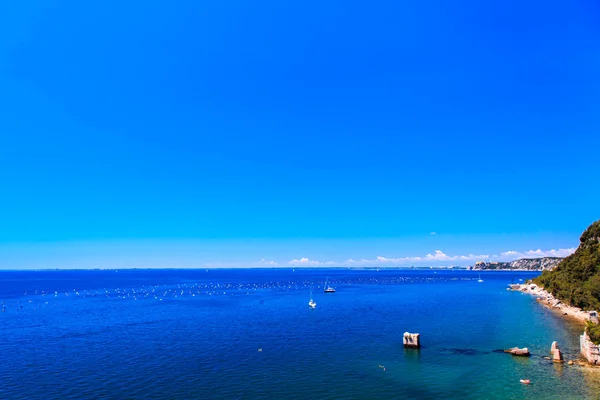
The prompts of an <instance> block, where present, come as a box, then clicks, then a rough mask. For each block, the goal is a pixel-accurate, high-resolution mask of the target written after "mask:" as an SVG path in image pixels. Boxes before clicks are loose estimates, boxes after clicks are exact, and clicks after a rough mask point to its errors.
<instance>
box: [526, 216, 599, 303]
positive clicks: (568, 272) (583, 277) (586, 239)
mask: <svg viewBox="0 0 600 400" xmlns="http://www.w3.org/2000/svg"><path fill="white" fill-rule="evenodd" d="M579 242H580V243H579V247H578V248H577V250H576V251H575V253H573V254H571V255H570V256H568V257H566V258H564V259H563V260H562V261H561V262H560V263H559V264H558V266H557V267H556V268H555V269H554V270H553V271H544V272H543V273H542V275H541V276H540V277H538V278H536V279H535V280H534V281H535V283H537V284H538V285H540V286H543V287H544V288H545V289H546V290H548V291H549V292H551V293H552V295H554V296H555V297H556V298H558V299H560V300H562V301H563V302H565V303H568V304H570V305H572V306H575V307H579V308H582V309H584V310H600V221H596V222H594V223H593V224H592V225H590V226H589V227H588V228H587V229H586V230H585V232H583V234H582V235H581V237H580V238H579Z"/></svg>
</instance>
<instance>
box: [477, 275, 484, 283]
mask: <svg viewBox="0 0 600 400" xmlns="http://www.w3.org/2000/svg"><path fill="white" fill-rule="evenodd" d="M477 282H479V283H481V282H483V279H481V274H479V279H478V280H477Z"/></svg>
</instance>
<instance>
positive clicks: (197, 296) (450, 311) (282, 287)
mask: <svg viewBox="0 0 600 400" xmlns="http://www.w3.org/2000/svg"><path fill="white" fill-rule="evenodd" d="M537 274H538V273H537V272H512V271H511V272H500V271H498V272H491V271H490V272H488V271H486V272H481V273H480V272H476V271H466V270H450V269H446V270H443V269H440V270H413V269H380V270H375V269H365V270H355V269H316V268H296V269H209V270H205V269H194V270H189V269H187V270H177V269H170V270H152V269H148V270H145V269H138V270H89V271H83V270H76V271H74V270H71V271H68V270H58V271H0V301H1V302H2V304H1V305H0V308H1V309H2V312H1V313H0V399H28V400H33V399H223V400H229V399H298V400H300V399H302V400H303V399H306V400H314V399H319V400H324V399H599V398H600V372H598V371H597V370H595V369H592V368H589V367H581V366H579V365H576V364H575V365H567V364H554V363H552V362H551V361H550V360H548V359H546V358H545V357H548V356H550V346H551V344H552V342H553V341H558V343H559V347H560V348H561V349H562V351H563V353H564V355H565V358H566V360H577V359H578V357H579V356H578V347H579V335H580V334H581V332H582V329H583V328H582V326H581V325H580V324H578V323H575V322H570V321H568V320H566V319H564V318H562V317H561V316H560V315H556V314H555V312H553V311H551V310H548V309H546V308H544V307H542V306H540V305H539V304H537V303H536V301H535V298H533V297H532V296H530V295H527V294H524V293H520V292H512V291H507V290H506V288H507V285H508V284H510V283H519V282H524V281H526V280H528V279H531V278H533V277H535V276H537ZM480 276H481V279H482V280H483V282H478V279H479V277H480ZM326 282H327V283H328V284H330V285H331V286H333V287H334V288H335V289H336V292H335V293H324V292H323V288H324V285H325V283H326ZM311 296H312V298H313V299H314V300H315V301H316V303H317V306H316V308H315V309H311V308H309V306H308V302H309V300H310V298H311ZM404 332H412V333H419V334H420V335H421V343H422V346H421V348H420V349H405V348H404V347H403V344H402V336H403V334H404ZM514 346H518V347H528V348H529V349H530V351H531V353H532V356H531V357H529V358H521V357H514V356H512V355H510V354H506V353H504V352H503V351H502V350H503V349H506V348H510V347H514ZM521 379H529V380H530V384H529V385H526V384H522V383H521V382H520V380H521Z"/></svg>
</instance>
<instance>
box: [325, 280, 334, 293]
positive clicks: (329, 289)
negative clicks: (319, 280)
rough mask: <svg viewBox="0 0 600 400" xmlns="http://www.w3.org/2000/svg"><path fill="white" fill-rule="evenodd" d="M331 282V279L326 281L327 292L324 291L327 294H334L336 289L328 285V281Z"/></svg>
mask: <svg viewBox="0 0 600 400" xmlns="http://www.w3.org/2000/svg"><path fill="white" fill-rule="evenodd" d="M328 280H329V278H327V279H326V280H325V290H323V291H324V292H325V293H334V292H335V289H334V288H332V287H331V286H329V285H327V281H328Z"/></svg>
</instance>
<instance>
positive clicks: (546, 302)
mask: <svg viewBox="0 0 600 400" xmlns="http://www.w3.org/2000/svg"><path fill="white" fill-rule="evenodd" d="M510 289H511V290H517V291H520V292H523V293H527V294H530V295H532V296H536V300H537V301H538V303H540V304H542V305H543V306H545V307H548V308H550V309H552V310H554V311H557V312H559V313H560V314H562V315H564V316H568V317H571V318H574V319H576V320H578V321H580V322H581V323H583V324H585V323H586V322H587V321H589V320H591V318H592V317H590V313H589V312H587V311H583V310H582V309H580V308H577V307H572V306H569V305H567V304H565V303H563V302H562V301H560V300H559V299H557V298H555V297H554V296H553V295H552V293H550V292H548V291H546V290H545V289H544V288H541V287H539V286H538V285H536V284H535V283H526V284H516V285H510Z"/></svg>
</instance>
